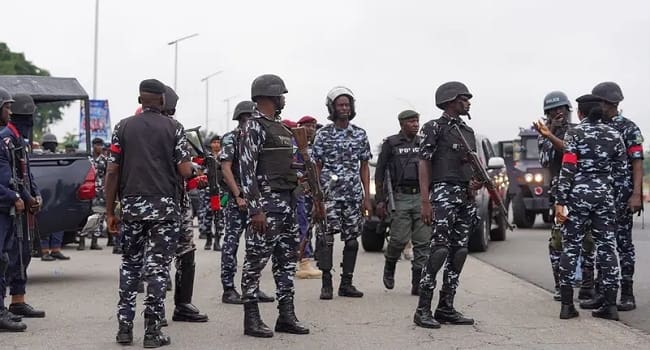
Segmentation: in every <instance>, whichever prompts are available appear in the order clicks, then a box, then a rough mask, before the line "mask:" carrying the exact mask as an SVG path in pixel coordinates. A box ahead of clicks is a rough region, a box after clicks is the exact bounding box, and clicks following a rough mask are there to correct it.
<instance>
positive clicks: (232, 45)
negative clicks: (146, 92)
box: [0, 0, 650, 148]
mask: <svg viewBox="0 0 650 350" xmlns="http://www.w3.org/2000/svg"><path fill="white" fill-rule="evenodd" d="M94 8H95V1H92V0H59V1H48V0H20V1H3V4H2V7H1V8H0V13H1V14H2V16H1V17H0V41H4V42H7V44H8V45H9V48H10V49H11V50H12V51H15V52H23V53H24V54H25V56H26V57H27V59H28V60H30V61H32V62H33V63H34V64H36V65H38V66H39V67H42V68H46V69H48V70H49V71H50V72H51V73H52V75H56V76H70V77H76V78H77V79H79V81H80V82H81V84H82V85H83V86H84V87H85V89H86V90H87V91H88V93H89V94H92V71H93V38H94ZM193 33H199V36H197V37H195V38H191V39H188V40H186V41H183V42H181V43H180V44H179V54H178V89H177V90H178V94H179V95H180V97H181V99H180V101H179V106H178V109H177V116H178V118H179V120H180V121H181V122H182V123H183V124H184V125H185V126H186V127H187V128H189V127H193V126H197V125H204V124H205V108H206V97H205V85H204V83H202V82H201V81H200V80H201V78H202V77H204V76H207V75H209V74H211V73H213V72H216V71H219V70H223V73H222V74H220V75H218V76H215V77H214V78H212V79H211V80H210V93H209V103H210V109H209V117H210V118H209V129H210V130H214V131H217V132H219V133H223V132H224V130H225V128H226V126H227V123H228V122H227V120H229V119H230V115H228V116H226V104H225V103H224V99H226V98H228V97H231V96H237V97H236V98H234V99H233V102H232V105H231V109H232V108H233V107H234V105H235V104H236V103H237V102H238V101H240V100H242V99H248V98H250V84H251V82H252V80H253V79H254V78H255V77H256V76H258V75H261V74H264V73H274V74H277V75H279V76H281V77H282V78H283V79H284V81H285V83H286V85H287V87H288V89H289V94H288V95H287V106H286V109H285V111H284V112H283V117H284V118H289V119H293V120H297V119H298V118H300V117H301V116H302V115H306V114H309V115H313V116H315V117H317V118H318V119H319V120H321V121H325V117H326V115H327V110H326V108H325V105H324V101H325V95H326V94H327V92H328V91H329V89H330V88H332V87H333V86H336V85H345V86H347V87H349V88H350V89H352V91H354V93H355V95H356V98H357V118H355V120H354V122H355V123H356V124H357V125H359V126H361V127H363V128H365V129H366V130H367V131H368V134H369V136H370V140H371V143H372V145H373V148H374V147H375V146H376V145H377V144H378V143H379V142H380V141H381V140H382V139H383V138H384V137H386V136H388V135H390V134H393V133H395V132H396V131H397V130H398V123H397V114H398V113H399V112H400V111H401V110H403V109H407V108H413V109H415V110H417V111H418V112H420V113H421V115H422V118H421V123H424V121H426V120H429V119H431V118H434V117H437V116H438V115H439V114H440V111H439V110H437V109H436V107H435V105H434V101H433V94H434V92H435V89H436V87H437V86H439V85H440V84H442V83H444V82H446V81H449V80H459V81H462V82H465V83H466V84H467V85H468V86H469V88H470V91H471V92H472V93H473V94H474V98H473V99H472V108H471V114H472V116H473V119H472V120H471V121H470V125H472V126H473V127H474V128H475V130H477V131H478V132H479V133H482V134H485V135H488V136H489V137H490V138H491V139H492V141H493V142H496V141H497V140H502V139H512V138H514V137H515V135H516V133H517V131H518V126H529V125H530V124H531V122H532V121H533V120H535V119H536V118H539V117H541V116H542V99H543V97H544V95H545V94H546V93H548V92H550V91H552V90H563V91H565V92H566V93H567V94H568V95H569V97H570V98H571V100H572V101H573V100H575V98H576V97H578V96H579V95H581V94H583V93H588V92H590V91H591V88H592V87H593V86H594V85H595V84H596V83H598V82H601V81H606V80H613V81H616V82H618V83H619V84H620V85H621V87H622V89H623V93H624V95H625V101H623V103H622V104H621V108H622V109H623V110H624V115H626V116H628V117H629V118H631V119H633V120H634V121H635V122H636V123H637V124H638V125H639V126H640V127H641V130H642V131H643V132H644V133H645V134H646V139H648V138H649V136H648V130H650V120H649V118H648V117H647V114H648V111H650V99H649V98H648V92H650V44H649V42H650V40H649V39H650V5H648V2H647V1H643V0H638V1H618V2H612V1H601V0H597V1H594V0H591V1H586V0H585V1H583V0H580V1H559V0H545V1H521V0H501V1H499V0H492V1H488V0H482V1H478V0H476V1H445V2H441V1H410V0H401V1H353V0H345V1H339V0H330V1H325V2H321V1H304V0H302V1H301V0H295V1H281V0H277V1H244V0H238V1H196V0H185V1H171V0H165V1H163V0H156V1H154V0H143V1H126V0H112V1H106V0H100V15H99V63H98V79H97V85H98V89H97V98H100V99H108V100H109V104H110V107H111V117H112V122H113V124H115V123H116V122H117V121H118V120H119V119H122V118H124V117H127V116H129V115H131V114H132V113H133V111H134V110H135V109H136V107H137V93H138V84H139V82H140V81H141V80H142V79H146V78H152V77H153V78H158V79H160V80H162V81H163V82H165V83H166V84H168V85H170V86H171V85H173V83H174V50H173V47H172V46H169V45H167V43H168V42H170V41H172V40H174V39H176V38H180V37H182V36H185V35H189V34H193ZM576 118H577V117H576V116H575V115H574V119H576ZM78 120H79V117H78V105H77V106H76V108H75V109H74V110H72V111H69V112H68V113H66V119H65V120H64V121H61V122H59V123H58V124H56V125H54V126H53V127H52V130H53V131H54V132H55V134H57V136H59V137H62V136H63V135H64V134H65V132H66V131H72V130H73V129H74V130H75V131H76V130H77V129H78V127H79V126H78ZM230 126H231V127H232V126H234V124H233V123H230Z"/></svg>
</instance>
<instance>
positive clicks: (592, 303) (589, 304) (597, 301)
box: [580, 282, 605, 310]
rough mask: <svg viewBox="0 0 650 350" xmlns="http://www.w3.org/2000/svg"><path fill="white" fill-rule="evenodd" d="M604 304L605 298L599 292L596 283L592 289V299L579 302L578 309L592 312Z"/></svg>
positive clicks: (597, 283)
mask: <svg viewBox="0 0 650 350" xmlns="http://www.w3.org/2000/svg"><path fill="white" fill-rule="evenodd" d="M604 302H605V296H604V295H603V293H602V292H601V285H600V283H599V282H596V286H595V288H594V297H593V298H591V299H589V300H585V301H581V302H580V308H581V309H585V310H593V309H597V308H599V307H601V306H602V305H603V303H604Z"/></svg>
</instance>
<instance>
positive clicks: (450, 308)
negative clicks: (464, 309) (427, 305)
mask: <svg viewBox="0 0 650 350" xmlns="http://www.w3.org/2000/svg"><path fill="white" fill-rule="evenodd" d="M433 317H434V318H435V319H436V320H437V321H438V322H440V323H449V324H457V325H473V324H474V320H473V319H471V318H467V317H465V316H463V314H461V313H460V312H458V311H457V310H456V309H454V293H451V292H445V291H442V290H441V291H440V300H439V301H438V307H437V308H436V312H435V314H434V315H433Z"/></svg>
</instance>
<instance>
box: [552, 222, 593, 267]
mask: <svg viewBox="0 0 650 350" xmlns="http://www.w3.org/2000/svg"><path fill="white" fill-rule="evenodd" d="M553 217H555V214H553ZM586 226H587V227H586V231H585V238H584V240H583V241H582V245H581V250H580V257H581V258H582V264H581V267H582V273H583V275H584V274H585V272H589V273H591V274H592V275H593V271H594V266H595V258H596V255H595V254H594V252H595V247H594V239H593V237H592V235H591V231H590V230H589V224H587V225H586ZM548 242H549V243H548V257H549V260H550V261H551V269H552V270H553V273H557V274H559V271H560V257H561V256H562V251H563V248H562V226H561V225H553V228H552V229H551V238H549V241H548ZM558 277H559V276H558Z"/></svg>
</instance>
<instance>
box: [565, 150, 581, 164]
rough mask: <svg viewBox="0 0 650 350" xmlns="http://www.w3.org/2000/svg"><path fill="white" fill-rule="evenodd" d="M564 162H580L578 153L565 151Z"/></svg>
mask: <svg viewBox="0 0 650 350" xmlns="http://www.w3.org/2000/svg"><path fill="white" fill-rule="evenodd" d="M562 163H566V164H573V165H576V164H577V163H578V155H577V154H575V153H569V152H567V153H564V156H562Z"/></svg>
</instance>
